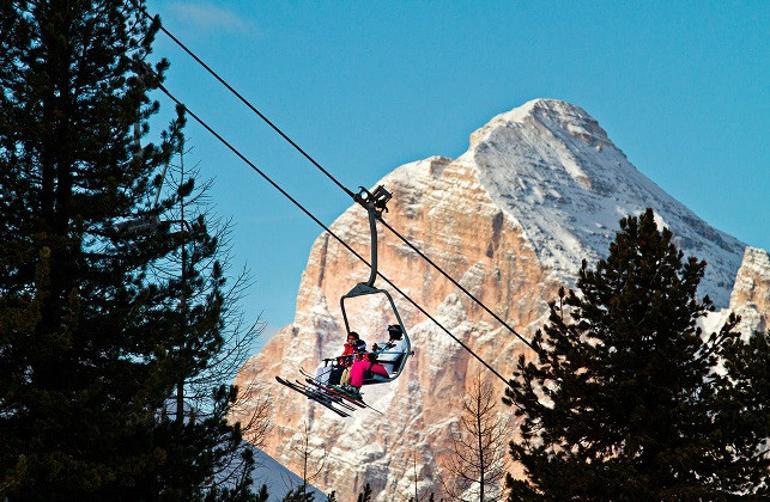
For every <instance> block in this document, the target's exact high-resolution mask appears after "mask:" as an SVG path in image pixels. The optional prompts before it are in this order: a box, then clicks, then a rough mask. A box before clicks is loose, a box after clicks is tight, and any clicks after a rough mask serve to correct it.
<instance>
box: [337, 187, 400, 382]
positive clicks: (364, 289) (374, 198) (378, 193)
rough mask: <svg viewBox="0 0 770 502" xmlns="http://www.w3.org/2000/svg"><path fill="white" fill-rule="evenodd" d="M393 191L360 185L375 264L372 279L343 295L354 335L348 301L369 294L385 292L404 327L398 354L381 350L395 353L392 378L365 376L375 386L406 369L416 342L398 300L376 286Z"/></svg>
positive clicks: (358, 197)
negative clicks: (380, 221)
mask: <svg viewBox="0 0 770 502" xmlns="http://www.w3.org/2000/svg"><path fill="white" fill-rule="evenodd" d="M392 197H393V196H392V195H391V193H390V192H388V191H387V190H386V189H385V187H383V186H382V185H379V186H378V187H377V188H375V190H374V191H373V192H369V191H368V190H367V189H366V188H364V187H359V192H358V194H356V197H355V200H356V202H358V203H359V204H361V205H362V206H363V207H364V209H366V212H367V215H368V219H369V233H370V235H371V246H370V249H371V262H370V264H371V267H370V271H369V279H368V280H367V281H366V282H359V283H358V284H356V285H355V286H353V288H352V289H351V290H350V291H348V293H347V294H345V295H343V296H342V297H341V298H340V309H341V310H342V319H343V320H344V321H345V331H346V333H347V334H350V332H351V329H350V321H349V319H348V313H347V310H346V309H345V301H346V300H350V299H351V298H359V297H362V296H369V295H384V296H385V298H387V300H388V303H389V304H390V309H391V311H392V312H393V315H394V317H395V318H396V320H397V321H398V325H399V326H400V327H401V334H402V336H403V338H404V341H403V343H402V344H401V348H400V350H399V351H398V352H397V353H392V352H379V353H377V355H378V356H380V355H393V356H395V357H394V360H393V361H388V362H389V364H393V370H392V372H390V376H389V377H385V376H381V375H370V376H368V377H367V378H365V379H364V385H372V384H377V383H387V382H390V381H392V380H395V379H396V378H398V376H399V375H400V374H401V372H402V371H403V369H404V368H405V367H406V361H407V359H408V358H409V356H410V355H412V354H413V352H412V344H411V341H410V340H409V335H408V334H407V331H406V327H405V326H404V321H403V320H402V319H401V315H400V314H399V312H398V309H397V308H396V303H395V302H394V301H393V297H392V296H391V294H390V293H389V292H388V291H387V290H385V289H381V288H378V287H376V286H375V285H374V282H375V280H376V279H377V218H379V217H381V216H382V213H383V212H387V211H388V208H387V207H386V204H387V203H388V201H389V200H390V199H391V198H392Z"/></svg>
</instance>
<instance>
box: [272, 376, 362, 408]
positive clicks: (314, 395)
mask: <svg viewBox="0 0 770 502" xmlns="http://www.w3.org/2000/svg"><path fill="white" fill-rule="evenodd" d="M275 379H276V381H277V382H278V383H280V384H281V385H284V386H286V387H288V388H290V389H291V390H293V391H295V392H299V393H300V394H302V395H304V396H305V397H307V398H308V399H311V400H313V401H315V402H316V403H318V404H321V405H323V406H324V407H326V408H327V409H329V410H331V411H333V412H334V413H336V414H337V415H339V416H341V417H343V418H347V417H349V416H350V415H349V414H348V413H345V412H344V411H342V410H338V409H337V408H335V407H334V406H332V404H331V403H329V402H324V397H323V396H322V395H319V394H318V393H316V392H312V391H310V390H306V389H309V388H307V387H305V388H303V387H302V386H300V385H297V384H294V383H292V382H289V381H288V380H284V379H283V378H281V377H279V376H276V377H275Z"/></svg>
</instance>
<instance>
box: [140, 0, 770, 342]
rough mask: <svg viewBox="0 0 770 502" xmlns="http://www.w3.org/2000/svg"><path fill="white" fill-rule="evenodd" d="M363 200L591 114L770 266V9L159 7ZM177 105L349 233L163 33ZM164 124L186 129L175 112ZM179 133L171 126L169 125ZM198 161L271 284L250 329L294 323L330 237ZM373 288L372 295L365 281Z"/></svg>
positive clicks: (689, 5) (259, 127) (651, 172)
mask: <svg viewBox="0 0 770 502" xmlns="http://www.w3.org/2000/svg"><path fill="white" fill-rule="evenodd" d="M149 8H150V9H151V10H152V11H153V12H158V13H160V14H161V17H162V19H163V21H164V23H165V25H166V26H167V27H168V28H169V29H170V30H171V31H172V32H174V33H175V34H176V35H177V36H179V37H180V38H181V39H182V40H184V41H185V42H186V43H187V44H188V45H190V46H191V47H192V48H193V49H194V50H195V51H196V52H197V53H198V54H199V55H200V56H201V57H203V59H204V60H206V61H207V62H209V64H211V65H212V66H213V67H214V68H215V69H217V70H218V71H219V72H220V73H221V74H222V75H223V76H225V78H226V79H228V80H229V81H230V83H231V84H232V85H233V86H234V87H236V88H237V89H239V90H240V91H242V93H243V94H244V95H245V96H247V97H248V98H249V99H250V100H252V102H253V103H255V104H256V105H257V106H258V107H260V108H261V109H262V110H263V111H264V112H265V113H266V114H267V115H268V116H270V117H271V118H272V119H273V120H274V121H275V122H277V123H278V124H279V125H280V126H281V127H283V128H284V129H285V130H286V131H287V132H289V134H290V135H291V136H293V137H294V138H295V139H296V140H297V141H298V142H299V143H300V144H301V145H302V146H303V147H304V148H305V149H306V150H308V151H309V152H311V154H312V155H314V156H315V157H316V158H317V159H319V160H320V161H321V163H322V164H324V165H325V166H326V167H328V168H329V169H330V170H332V171H333V172H334V173H335V174H336V175H337V176H338V177H339V178H340V179H341V180H342V181H343V183H345V184H346V185H347V186H351V187H356V186H358V185H365V186H370V185H372V184H374V183H375V182H376V181H377V180H378V179H379V178H380V177H382V176H383V175H384V174H386V173H387V172H389V171H390V170H392V169H393V168H395V167H397V166H398V165H401V164H403V163H405V162H409V161H412V160H416V159H420V158H425V157H428V156H430V155H446V156H450V157H455V156H457V155H459V154H461V153H462V152H464V151H465V150H466V148H467V144H468V135H469V134H470V133H471V132H472V131H473V130H475V129H476V128H478V127H480V126H481V125H483V124H484V123H486V122H487V121H488V120H489V119H490V118H491V117H492V116H494V115H496V114H498V113H500V112H503V111H506V110H509V109H511V108H514V107H516V106H519V105H520V104H522V103H524V102H525V101H527V100H529V99H532V98H536V97H551V98H558V99H564V100H567V101H570V102H572V103H575V104H577V105H579V106H581V107H583V108H584V109H586V110H587V111H588V112H589V113H590V114H592V115H593V116H594V117H595V118H596V119H597V120H598V121H599V123H600V124H601V125H602V126H603V127H604V129H606V130H607V132H608V134H609V136H610V138H612V140H613V141H614V142H615V143H616V144H617V145H618V146H619V147H620V148H621V149H622V150H623V151H624V152H625V153H626V154H627V156H628V157H629V159H630V160H631V162H632V163H633V164H634V165H636V166H637V167H638V168H639V169H640V170H641V171H642V172H644V173H645V174H646V175H647V176H648V177H650V178H651V179H652V180H654V181H655V182H656V183H657V184H658V185H660V186H661V187H662V188H663V189H664V190H666V191H667V192H668V193H670V194H671V195H673V196H674V197H676V198H677V199H679V200H680V201H682V202H683V203H684V204H685V205H687V206H688V207H690V208H691V209H693V210H694V211H695V212H696V213H697V214H698V215H699V216H701V217H702V218H704V219H705V220H706V221H708V222H709V223H711V224H712V225H713V226H715V227H717V228H719V229H721V230H723V231H726V232H728V233H730V234H732V235H735V236H736V237H738V238H739V239H741V240H743V241H744V242H747V243H748V244H751V245H754V246H759V247H763V248H765V249H770V139H769V138H770V2H766V1H753V2H737V1H722V2H709V1H697V2H686V1H678V2H653V1H647V2H545V1H539V2H535V1H532V2H514V1H507V2H482V1H477V2H471V1H459V2H433V1H419V2H371V1H365V2H363V1H359V2H348V1H326V2H319V1H293V2H277V1H276V2H258V1H255V0H251V1H245V0H243V1H219V2H214V1H210V2H202V1H196V0H193V1H182V0H179V1H174V0H149ZM156 55H157V56H164V57H167V58H168V59H169V60H170V61H171V69H170V71H169V74H168V81H167V83H168V87H169V88H170V89H171V90H172V92H174V93H176V94H177V95H178V97H179V98H181V99H182V100H183V101H185V102H186V103H187V104H188V106H189V107H190V108H191V109H192V110H194V111H196V112H198V113H200V114H201V115H203V116H204V117H205V118H206V120H208V121H209V122H210V123H211V124H212V125H213V126H214V127H215V128H217V129H219V130H220V132H221V133H223V134H224V135H225V136H226V137H227V138H228V139H229V140H231V141H232V142H233V143H234V144H236V145H237V146H238V147H239V148H241V149H242V151H243V152H244V153H246V154H247V156H249V157H250V158H251V159H252V160H253V161H255V162H256V163H257V164H258V165H259V166H260V167H262V168H264V169H265V170H266V171H267V172H269V173H270V174H271V175H273V176H274V177H275V178H276V179H277V180H278V181H279V182H280V183H282V184H283V185H284V186H285V188H286V189H287V190H289V191H290V192H292V193H293V194H296V196H297V197H298V198H300V199H301V200H302V201H304V202H306V203H307V205H308V206H309V207H310V208H311V209H312V210H313V211H315V212H316V213H317V214H318V215H319V216H320V217H321V218H322V219H323V220H324V221H325V222H327V223H331V222H332V221H333V220H334V218H335V217H336V216H337V215H339V214H340V213H341V212H342V211H343V210H344V209H345V208H346V207H347V206H348V205H349V203H350V202H349V200H347V199H346V198H345V197H344V196H343V194H342V193H341V192H339V191H338V190H337V189H336V188H335V187H334V186H332V185H331V184H330V183H329V182H328V181H327V180H326V179H325V178H322V177H321V176H320V174H319V173H317V172H316V171H314V170H313V169H311V167H310V165H309V164H308V163H307V162H306V161H303V160H302V159H301V158H299V156H298V155H297V154H296V152H294V151H293V150H291V149H290V147H289V146H287V145H286V144H284V143H283V142H282V141H281V140H280V139H279V138H278V137H277V136H276V135H275V134H274V133H272V132H271V131H270V130H269V129H268V128H267V127H266V126H264V125H263V124H262V123H260V122H259V121H258V120H257V119H256V117H254V116H253V115H251V114H250V112H249V111H248V110H246V109H245V108H244V107H243V106H242V105H240V104H239V103H238V102H236V101H235V99H234V98H232V97H231V96H230V95H228V93H227V92H226V90H224V89H223V88H221V87H220V86H219V85H218V84H217V83H216V82H215V81H214V80H213V79H211V78H210V77H209V76H208V75H207V74H205V73H204V72H203V70H202V69H200V68H199V67H197V66H196V65H195V63H194V62H193V61H191V60H190V59H189V58H188V57H187V56H186V55H184V54H183V53H181V52H180V51H179V50H178V49H177V48H176V47H175V46H174V45H173V44H172V43H171V42H170V41H169V40H167V39H166V38H165V37H164V36H163V35H159V39H158V42H157V44H156ZM159 99H160V101H161V103H162V104H165V105H166V106H165V107H164V111H163V113H166V114H168V113H170V109H171V108H170V106H168V102H167V101H166V100H164V99H162V98H161V97H160V96H159ZM167 116H168V115H166V117H167ZM187 135H188V143H189V144H191V145H194V146H195V150H194V152H193V154H192V156H193V157H194V158H195V160H197V161H200V162H201V170H202V174H203V176H204V177H213V178H215V179H216V183H215V186H214V191H213V198H214V200H215V202H216V205H217V212H218V213H219V214H221V215H223V216H226V217H232V219H233V222H234V224H235V230H234V233H233V254H234V258H235V260H234V264H235V266H236V267H240V266H241V265H243V264H244V263H245V264H247V265H248V266H249V268H250V269H251V270H252V275H253V276H254V279H255V281H256V282H255V285H254V286H253V287H252V288H251V290H250V292H249V293H248V295H247V296H246V298H245V299H244V307H245V310H246V313H247V315H249V316H250V317H255V316H256V315H258V314H259V313H260V312H262V313H263V318H264V319H265V320H266V321H268V323H269V326H268V331H269V332H272V331H273V330H275V329H278V328H280V327H281V326H283V325H285V324H287V323H288V322H290V321H291V319H292V316H293V311H294V301H295V296H296V292H297V287H298V284H299V278H300V275H301V272H302V269H303V267H304V265H305V261H306V258H307V253H308V251H309V249H310V246H311V244H312V241H313V239H314V238H315V237H316V236H317V235H318V233H319V229H318V228H317V227H315V226H314V224H313V223H312V222H311V221H309V220H308V219H306V217H305V216H304V215H302V214H300V213H299V212H298V211H297V210H296V209H295V208H294V207H292V206H291V205H289V203H288V202H287V201H285V200H284V199H282V198H281V197H280V196H279V195H277V194H276V193H275V192H274V191H273V189H272V188H270V187H269V186H268V185H267V184H266V183H265V182H263V181H262V180H261V179H260V178H258V177H257V176H256V175H255V174H254V173H253V172H251V171H250V170H249V169H248V168H247V167H245V166H244V165H243V164H242V163H241V162H240V161H238V160H237V159H235V157H234V156H233V155H232V154H230V153H229V152H228V151H226V150H225V149H224V147H222V146H221V145H219V144H218V143H216V141H215V140H213V139H212V138H210V137H209V136H208V134H207V133H206V132H205V131H204V130H202V129H201V128H200V127H198V126H197V125H195V124H192V123H190V125H189V127H188V129H187ZM362 279H363V278H362Z"/></svg>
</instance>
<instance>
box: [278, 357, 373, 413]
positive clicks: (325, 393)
mask: <svg viewBox="0 0 770 502" xmlns="http://www.w3.org/2000/svg"><path fill="white" fill-rule="evenodd" d="M300 372H301V373H302V374H303V375H304V376H305V382H304V383H303V382H300V381H299V380H295V381H294V382H290V381H289V380H286V379H283V378H281V377H278V376H277V377H275V379H276V381H278V383H280V384H282V385H284V386H286V387H288V388H290V389H292V390H294V391H296V392H299V393H300V394H303V395H304V396H306V397H307V398H308V399H311V400H313V401H315V402H317V403H319V404H321V405H323V406H325V407H326V408H328V409H330V410H331V411H333V412H334V413H336V414H337V415H339V416H341V417H343V418H347V417H349V416H350V413H351V412H352V411H355V410H356V407H358V408H369V409H371V410H374V411H376V412H377V413H379V414H380V415H382V412H381V411H379V410H377V409H376V408H373V407H372V406H370V405H368V404H366V403H365V402H364V401H363V400H362V399H360V398H359V397H356V396H354V395H352V394H349V393H347V392H345V391H344V390H342V389H339V388H337V387H332V386H329V385H325V384H322V383H321V382H319V381H318V380H316V379H315V378H314V376H313V375H311V374H309V373H308V372H306V371H305V370H304V369H302V368H300ZM336 406H339V407H340V408H342V409H340V408H337V407H336Z"/></svg>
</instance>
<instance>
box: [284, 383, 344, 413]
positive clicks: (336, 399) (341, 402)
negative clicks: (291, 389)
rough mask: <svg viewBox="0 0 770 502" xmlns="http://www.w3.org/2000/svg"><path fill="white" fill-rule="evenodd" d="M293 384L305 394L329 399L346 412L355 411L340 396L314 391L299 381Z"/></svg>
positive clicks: (319, 390) (314, 389)
mask: <svg viewBox="0 0 770 502" xmlns="http://www.w3.org/2000/svg"><path fill="white" fill-rule="evenodd" d="M293 383H294V384H295V385H297V386H299V387H302V389H303V390H305V391H306V392H309V393H311V394H314V395H319V396H320V397H323V398H324V399H329V400H330V401H334V404H338V405H340V406H342V407H343V408H345V409H347V410H350V411H355V410H356V409H357V408H356V407H355V406H351V405H349V404H348V403H347V402H346V401H345V400H344V399H342V397H341V396H337V395H333V394H329V393H328V392H324V390H323V389H316V388H313V387H309V386H308V385H307V384H305V383H302V382H300V381H299V380H294V382H293Z"/></svg>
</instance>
